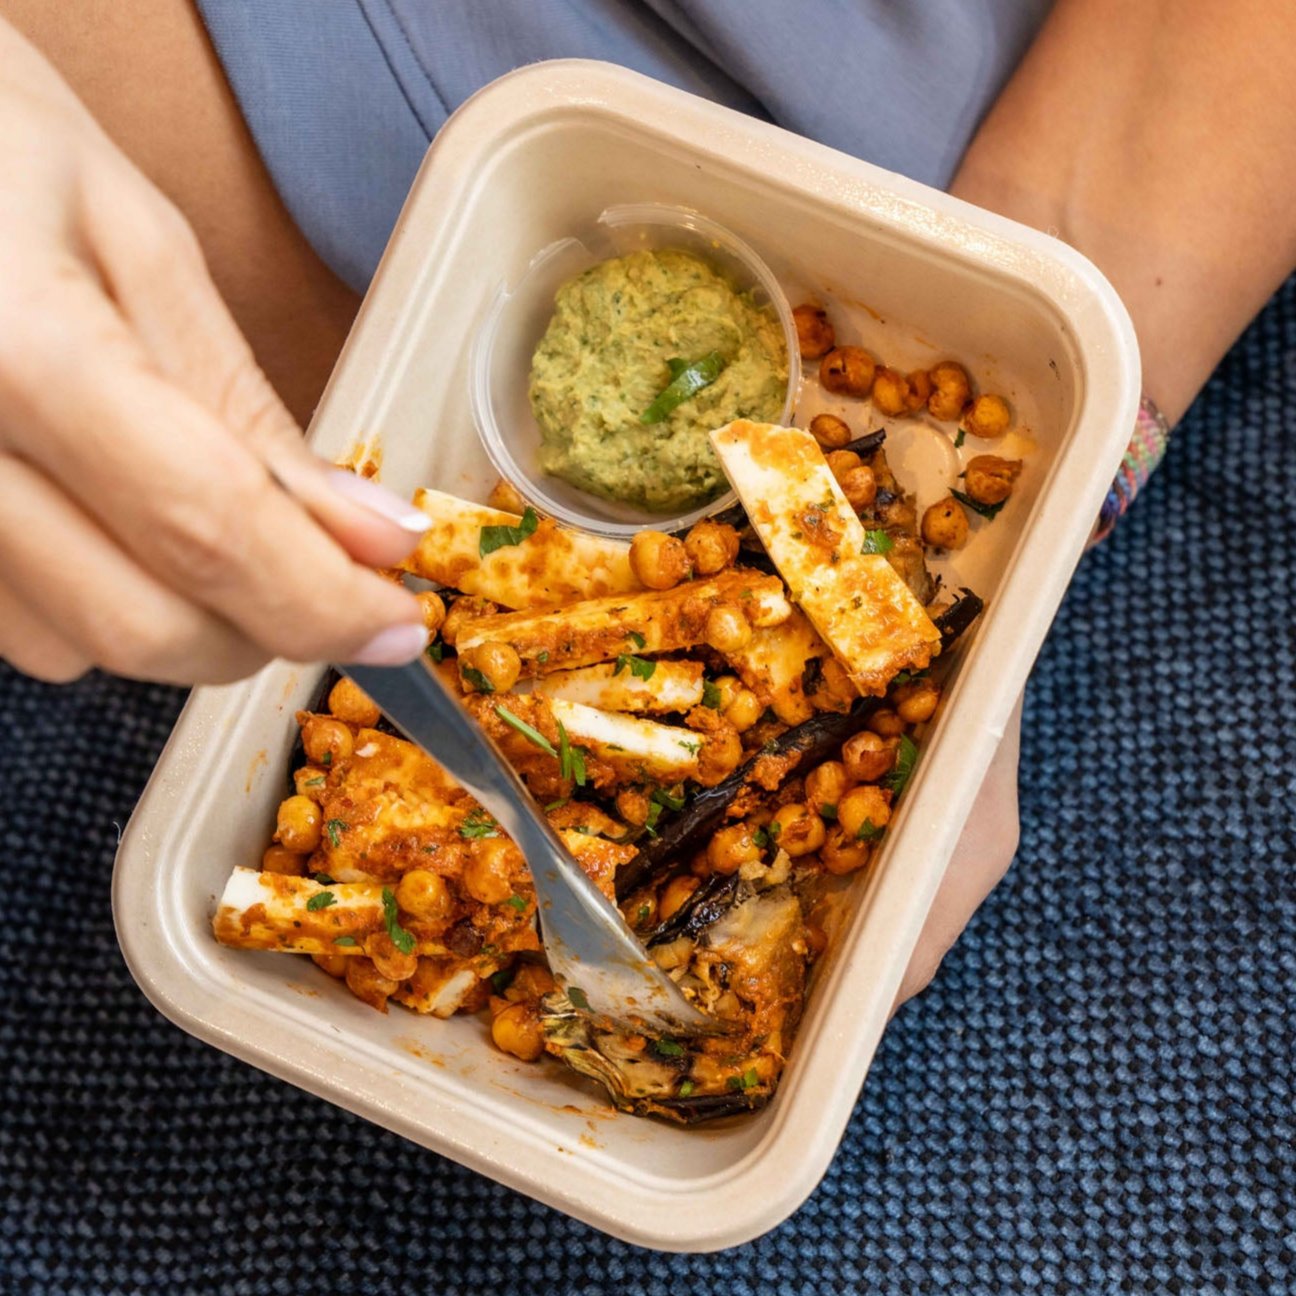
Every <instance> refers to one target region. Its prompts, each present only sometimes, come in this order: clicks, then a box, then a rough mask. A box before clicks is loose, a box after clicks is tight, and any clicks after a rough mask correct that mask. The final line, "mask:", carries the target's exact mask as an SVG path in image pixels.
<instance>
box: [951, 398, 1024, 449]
mask: <svg viewBox="0 0 1296 1296" xmlns="http://www.w3.org/2000/svg"><path fill="white" fill-rule="evenodd" d="M1011 422H1012V413H1011V411H1010V410H1009V409H1008V402H1007V401H1006V400H1004V398H1003V397H1002V396H978V397H977V398H976V400H974V401H973V402H972V408H971V409H969V410H968V412H967V413H966V414H965V415H964V416H963V426H964V427H965V428H967V430H968V431H969V432H971V433H972V435H973V436H978V437H984V438H985V439H987V440H989V439H990V438H992V437H997V436H1003V434H1004V433H1005V432H1007V431H1008V426H1009V424H1010V423H1011Z"/></svg>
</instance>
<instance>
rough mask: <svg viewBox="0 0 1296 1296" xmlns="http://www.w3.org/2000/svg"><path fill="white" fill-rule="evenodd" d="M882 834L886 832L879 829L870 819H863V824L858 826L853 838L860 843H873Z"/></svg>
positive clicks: (883, 829)
mask: <svg viewBox="0 0 1296 1296" xmlns="http://www.w3.org/2000/svg"><path fill="white" fill-rule="evenodd" d="M884 832H886V829H885V828H879V827H878V826H877V824H875V823H874V822H873V820H872V819H865V820H864V822H863V823H862V824H860V826H859V831H858V832H857V833H856V834H855V836H856V838H857V839H858V840H859V841H862V842H875V841H877V840H878V839H879V838H880V837H881V836H882V834H883V833H884Z"/></svg>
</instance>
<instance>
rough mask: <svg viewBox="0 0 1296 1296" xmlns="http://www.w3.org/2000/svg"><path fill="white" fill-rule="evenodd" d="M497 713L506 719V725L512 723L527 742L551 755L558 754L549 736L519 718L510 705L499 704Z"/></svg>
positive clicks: (502, 718) (496, 709)
mask: <svg viewBox="0 0 1296 1296" xmlns="http://www.w3.org/2000/svg"><path fill="white" fill-rule="evenodd" d="M495 714H496V715H497V716H499V718H500V719H501V720H503V721H504V723H505V724H506V725H512V726H513V728H514V729H516V730H517V731H518V733H520V734H521V735H522V737H523V738H525V739H526V740H527V742H529V743H531V744H532V745H533V746H536V747H539V748H540V750H541V751H542V752H547V753H548V754H549V755H550V756H557V755H558V753H557V752H556V751H555V750H554V745H553V743H551V742H550V741H549V739H548V738H546V737H545V736H544V734H542V733H541V732H540V730H539V729H533V728H532V727H531V726H530V725H529V724H527V722H526V721H525V720H520V719H518V717H517V716H515V715H514V714H513V712H512V711H510V710H509V709H508V707H503V706H497V707H496V708H495Z"/></svg>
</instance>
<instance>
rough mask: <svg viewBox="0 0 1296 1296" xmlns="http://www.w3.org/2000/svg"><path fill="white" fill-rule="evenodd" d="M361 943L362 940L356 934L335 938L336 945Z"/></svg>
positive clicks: (348, 945)
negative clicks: (357, 938)
mask: <svg viewBox="0 0 1296 1296" xmlns="http://www.w3.org/2000/svg"><path fill="white" fill-rule="evenodd" d="M359 943H360V942H359V941H358V940H356V938H355V937H354V936H335V937H334V938H333V944H334V945H345V946H347V947H348V948H350V946H352V945H358V944H359Z"/></svg>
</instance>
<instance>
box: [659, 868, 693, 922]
mask: <svg viewBox="0 0 1296 1296" xmlns="http://www.w3.org/2000/svg"><path fill="white" fill-rule="evenodd" d="M701 885H702V879H701V878H698V877H690V876H689V875H688V874H687V873H685V874H682V875H681V876H680V877H674V878H671V880H670V881H669V882H667V883H666V885H665V886H664V887H663V888H662V892H661V895H660V896H659V897H658V898H657V921H658V922H659V923H664V922H665V921H666V919H667V918H670V917H671V916H672V915H674V914H676V913H678V912H679V910H680V908H681V906H682V905H683V904H684V901H685V900H687V899H688V898H689V896H691V895H692V894H693V892H694V891H696V890H697V889H698V887H700V886H701Z"/></svg>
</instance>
